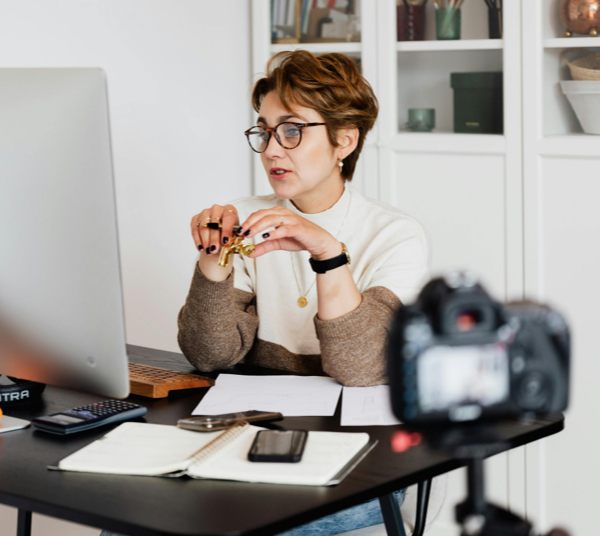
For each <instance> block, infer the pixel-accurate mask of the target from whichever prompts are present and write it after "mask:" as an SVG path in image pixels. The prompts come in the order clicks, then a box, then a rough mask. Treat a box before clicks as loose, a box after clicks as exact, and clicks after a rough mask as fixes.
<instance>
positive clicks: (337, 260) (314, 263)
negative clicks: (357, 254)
mask: <svg viewBox="0 0 600 536" xmlns="http://www.w3.org/2000/svg"><path fill="white" fill-rule="evenodd" d="M340 244H342V252H341V253H340V254H339V255H338V256H336V257H332V258H331V259H325V260H324V261H318V260H316V259H313V258H312V257H311V258H310V259H308V262H310V267H311V268H312V269H313V271H314V272H317V273H318V274H324V273H325V272H328V271H329V270H333V269H334V268H339V267H340V266H344V264H350V253H348V248H346V245H345V244H344V243H343V242H340Z"/></svg>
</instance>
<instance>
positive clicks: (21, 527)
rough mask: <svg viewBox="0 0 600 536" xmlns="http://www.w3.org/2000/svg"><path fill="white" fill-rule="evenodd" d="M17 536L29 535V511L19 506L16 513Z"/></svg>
mask: <svg viewBox="0 0 600 536" xmlns="http://www.w3.org/2000/svg"><path fill="white" fill-rule="evenodd" d="M17 536H31V512H30V511H29V510H21V509H20V508H19V510H18V514H17Z"/></svg>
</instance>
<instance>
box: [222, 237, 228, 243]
mask: <svg viewBox="0 0 600 536" xmlns="http://www.w3.org/2000/svg"><path fill="white" fill-rule="evenodd" d="M221 242H223V244H227V242H229V238H228V237H227V236H224V237H223V238H222V239H221Z"/></svg>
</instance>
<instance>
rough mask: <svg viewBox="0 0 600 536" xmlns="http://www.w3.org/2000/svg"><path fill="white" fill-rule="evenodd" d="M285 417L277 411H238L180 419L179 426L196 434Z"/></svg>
mask: <svg viewBox="0 0 600 536" xmlns="http://www.w3.org/2000/svg"><path fill="white" fill-rule="evenodd" d="M281 419H283V415H282V414H281V413H279V412H277V411H256V410H252V411H238V412H237V413H222V414H221V415H195V416H193V417H187V418H185V419H179V420H178V421H177V426H179V428H185V429H186V430H194V431H195V432H214V431H216V430H224V429H225V428H229V427H230V426H232V425H234V424H236V423H238V422H256V421H279V420H281Z"/></svg>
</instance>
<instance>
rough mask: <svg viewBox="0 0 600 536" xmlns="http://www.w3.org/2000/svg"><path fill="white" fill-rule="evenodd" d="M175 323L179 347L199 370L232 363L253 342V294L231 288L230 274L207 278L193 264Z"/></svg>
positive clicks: (247, 349)
mask: <svg viewBox="0 0 600 536" xmlns="http://www.w3.org/2000/svg"><path fill="white" fill-rule="evenodd" d="M177 323H178V328H179V331H178V335H177V340H178V342H179V347H180V348H181V351H182V352H183V354H184V355H185V357H186V358H187V359H188V361H189V362H190V363H191V364H192V365H194V366H195V367H196V368H197V369H198V370H201V371H203V372H210V371H211V370H215V369H220V368H228V367H231V366H233V365H235V364H236V363H238V362H239V361H241V360H242V359H243V358H244V357H245V355H246V354H247V353H248V351H249V350H250V348H251V347H252V345H253V344H254V338H255V336H256V331H257V328H258V317H257V315H256V307H255V299H254V294H252V293H250V292H245V291H242V290H238V289H236V288H234V286H233V274H232V275H230V276H229V277H228V278H227V279H226V280H225V281H220V282H215V281H211V280H209V279H207V278H206V277H204V274H202V272H201V271H200V269H199V268H198V265H197V264H196V268H195V270H194V276H193V278H192V284H191V286H190V290H189V292H188V296H187V299H186V302H185V304H184V306H183V307H182V308H181V311H180V312H179V317H178V322H177Z"/></svg>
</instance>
